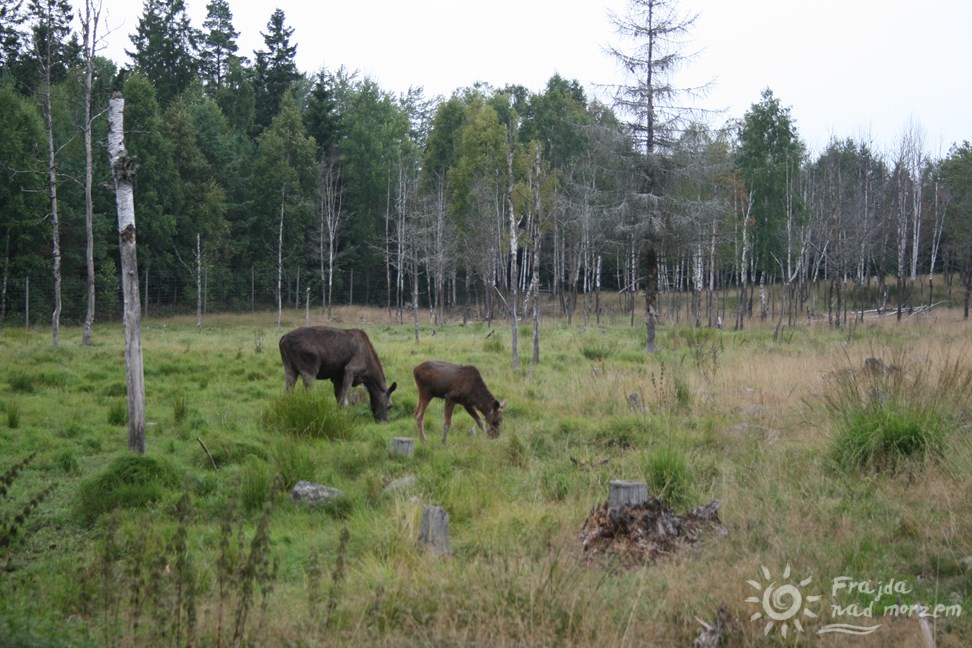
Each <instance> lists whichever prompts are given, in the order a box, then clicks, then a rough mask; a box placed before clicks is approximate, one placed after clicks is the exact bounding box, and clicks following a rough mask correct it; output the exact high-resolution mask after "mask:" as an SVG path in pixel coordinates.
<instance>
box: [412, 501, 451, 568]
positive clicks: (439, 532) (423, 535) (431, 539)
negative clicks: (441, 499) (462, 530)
mask: <svg viewBox="0 0 972 648" xmlns="http://www.w3.org/2000/svg"><path fill="white" fill-rule="evenodd" d="M419 544H420V545H423V546H426V547H428V550H429V552H430V553H431V554H432V555H433V556H448V555H449V553H450V552H449V514H448V513H447V512H446V510H445V509H444V508H442V507H441V506H426V507H425V509H424V510H423V511H422V526H421V528H420V529H419Z"/></svg>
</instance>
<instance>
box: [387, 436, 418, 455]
mask: <svg viewBox="0 0 972 648" xmlns="http://www.w3.org/2000/svg"><path fill="white" fill-rule="evenodd" d="M391 447H392V452H395V453H397V454H400V455H402V456H405V457H411V456H412V453H414V452H415V439H413V438H411V437H395V438H393V439H392V442H391Z"/></svg>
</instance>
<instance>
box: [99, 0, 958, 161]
mask: <svg viewBox="0 0 972 648" xmlns="http://www.w3.org/2000/svg"><path fill="white" fill-rule="evenodd" d="M103 2H104V16H105V17H106V19H107V25H108V27H110V28H112V29H113V31H112V33H111V34H110V35H109V36H108V39H107V48H106V49H105V50H104V54H105V55H106V56H108V57H110V58H112V59H113V60H114V61H115V62H116V63H119V64H122V63H124V62H126V57H125V55H124V49H126V48H129V49H130V48H131V41H130V39H129V36H130V34H132V33H133V32H134V31H135V28H136V26H137V25H138V19H139V16H140V15H141V13H142V3H141V2H139V1H138V0H103ZM206 2H207V0H186V4H187V7H188V12H189V16H190V19H191V20H192V22H193V25H194V26H196V27H197V28H198V27H201V26H202V21H203V19H204V18H205V16H206ZM230 7H231V10H232V12H233V22H234V25H235V27H236V30H237V31H238V32H240V36H239V38H238V41H237V44H238V45H239V47H240V54H242V55H244V56H248V57H250V58H251V59H252V58H253V51H254V50H257V49H263V48H264V47H265V45H264V42H263V37H262V36H261V35H260V32H265V31H266V29H267V22H268V21H269V18H270V15H271V13H272V12H273V10H274V8H276V7H279V8H280V9H282V10H283V11H284V14H285V15H286V24H287V26H289V27H291V28H293V29H294V33H293V36H292V37H291V43H292V44H294V43H296V45H297V66H298V68H299V69H300V70H301V71H302V72H316V71H317V70H319V69H320V68H321V67H327V68H328V69H329V70H332V71H333V70H337V68H338V67H340V66H342V65H343V66H344V67H345V68H347V69H348V70H351V71H354V70H357V71H359V72H360V74H361V75H363V76H368V77H370V78H371V79H373V80H374V81H375V82H377V83H378V85H379V86H380V87H382V88H383V89H385V90H387V91H389V92H393V93H395V94H399V93H404V92H405V91H406V90H408V88H409V87H410V86H415V87H423V88H424V89H425V93H426V95H427V96H435V95H442V96H446V97H447V96H449V95H451V94H452V92H453V91H454V90H456V89H458V88H462V87H466V86H470V85H472V84H473V83H475V82H477V81H486V82H488V83H490V84H491V85H493V86H494V87H502V86H504V85H506V84H507V83H516V84H520V85H523V86H525V87H526V88H528V89H530V90H532V91H535V92H539V91H542V90H543V88H544V86H545V85H546V82H547V80H548V79H549V78H550V77H551V76H552V75H553V74H554V73H559V74H560V75H561V76H564V77H566V78H568V79H576V80H577V81H579V82H580V83H581V84H582V85H584V86H585V88H586V89H587V91H588V96H589V97H597V98H601V99H602V100H605V101H606V102H607V101H608V100H607V97H606V96H605V95H604V92H603V90H601V89H599V88H598V85H600V84H611V83H615V82H618V81H620V79H621V77H620V73H619V71H618V68H617V66H616V64H615V62H614V61H613V60H612V59H611V58H610V57H609V56H608V55H607V54H606V53H605V52H604V50H605V48H606V47H607V46H608V45H609V44H615V45H621V44H622V42H621V41H620V40H619V38H618V37H617V36H616V34H615V33H614V30H613V28H612V26H611V24H610V21H609V20H608V17H607V15H608V10H609V9H613V10H615V11H616V12H618V13H623V12H624V9H625V8H626V7H627V1H626V0H594V1H592V0H574V1H573V2H571V0H490V1H489V2H476V3H471V2H468V1H467V0H411V1H409V0H338V1H326V0H325V1H323V2H321V1H315V0H277V1H276V2H275V3H273V2H270V3H265V2H259V1H257V0H230ZM680 7H681V9H682V10H683V11H686V12H694V13H698V14H699V17H698V21H697V23H696V24H695V27H694V28H693V29H692V31H691V33H690V34H689V36H690V38H691V39H692V43H691V44H690V45H689V46H688V48H687V49H688V51H697V52H698V54H697V56H696V57H695V58H694V59H693V60H692V61H691V62H690V63H688V65H687V66H686V67H685V69H684V70H683V71H681V72H680V73H679V76H678V77H676V79H675V83H676V84H677V85H679V86H694V85H699V84H701V83H704V82H705V81H713V83H714V86H713V87H712V89H711V90H710V92H709V93H708V95H707V96H706V97H705V98H704V99H703V100H702V102H701V104H700V105H702V106H703V107H705V108H710V109H721V110H723V111H724V112H722V113H721V114H720V115H719V116H717V117H714V118H713V119H712V123H713V125H714V126H720V125H722V123H723V122H724V121H725V120H726V119H729V118H741V117H742V116H743V115H744V114H745V112H746V110H748V109H749V107H750V106H751V105H752V104H754V103H756V102H758V101H759V99H760V93H761V92H762V90H763V89H764V88H766V87H769V88H771V89H772V90H773V93H774V94H775V96H776V97H777V98H779V99H780V101H781V102H782V104H783V105H784V106H789V107H790V108H791V111H792V115H793V117H794V118H795V120H796V126H797V130H798V131H799V134H800V137H801V138H802V139H803V141H804V142H805V143H806V144H807V145H808V146H809V147H810V149H811V151H816V152H819V151H820V150H821V149H822V148H823V147H824V146H825V145H826V144H827V142H828V141H829V139H830V138H831V137H832V136H836V137H837V138H841V139H843V138H847V137H852V138H854V139H858V140H860V139H867V140H869V141H870V142H871V143H872V145H873V146H874V148H875V149H877V150H878V151H879V152H888V153H890V152H892V151H893V150H894V149H895V148H896V147H897V143H898V142H899V141H900V139H901V136H902V134H903V133H904V131H905V130H906V128H907V127H908V126H909V124H910V123H912V122H914V123H915V124H916V125H917V126H918V127H919V128H920V131H921V132H922V133H923V135H924V146H925V150H926V152H928V153H929V154H931V155H932V156H936V157H937V156H940V155H945V154H946V153H947V152H948V148H949V147H950V146H951V144H952V143H954V142H961V141H962V140H966V139H967V140H972V74H970V71H972V29H970V26H972V3H970V2H968V1H967V0H926V1H925V2H915V1H914V0H910V1H905V0H815V1H814V2H793V1H792V0H681V2H680Z"/></svg>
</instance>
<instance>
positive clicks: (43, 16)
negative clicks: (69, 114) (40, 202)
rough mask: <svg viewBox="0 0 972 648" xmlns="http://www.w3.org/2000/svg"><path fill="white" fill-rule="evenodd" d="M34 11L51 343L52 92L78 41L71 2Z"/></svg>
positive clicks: (55, 246) (55, 238)
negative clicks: (44, 167) (43, 138)
mask: <svg viewBox="0 0 972 648" xmlns="http://www.w3.org/2000/svg"><path fill="white" fill-rule="evenodd" d="M30 13H31V15H32V16H33V18H34V20H35V23H34V28H33V34H32V39H31V40H32V42H33V49H34V56H35V59H36V62H37V64H38V66H39V69H40V95H41V107H42V112H43V115H44V128H45V131H46V134H47V183H48V186H47V197H48V201H49V209H50V211H49V213H48V217H49V218H50V219H51V259H52V268H53V274H54V312H53V313H52V315H51V344H52V345H53V346H55V347H56V346H58V344H59V343H60V337H61V223H60V215H59V213H58V195H57V183H58V177H57V157H56V155H57V148H58V147H57V145H56V143H55V141H54V115H53V105H52V103H53V102H52V96H51V95H52V92H53V84H54V82H55V77H58V76H63V73H64V71H65V70H66V65H67V64H68V63H70V62H71V60H72V59H73V57H74V54H75V51H74V50H76V47H77V43H76V42H75V41H74V39H73V38H72V39H71V40H70V42H69V40H68V37H69V35H70V33H71V25H70V21H71V8H70V5H68V4H66V3H65V2H61V1H59V0H32V2H31V3H30Z"/></svg>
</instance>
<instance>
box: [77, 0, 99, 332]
mask: <svg viewBox="0 0 972 648" xmlns="http://www.w3.org/2000/svg"><path fill="white" fill-rule="evenodd" d="M100 15H101V5H100V3H99V4H98V5H97V6H95V3H94V2H92V0H85V3H84V17H83V19H82V21H81V32H82V39H83V51H84V124H83V125H82V130H83V133H84V237H85V250H84V262H85V269H86V271H87V283H88V306H87V310H86V311H85V315H84V329H83V333H82V338H81V343H82V344H84V345H85V346H90V345H91V327H92V326H93V325H94V317H95V269H94V225H93V221H94V199H93V197H92V185H93V180H92V169H93V168H94V162H93V152H92V143H91V138H92V136H91V130H92V123H93V122H94V117H92V115H91V101H92V98H91V95H92V87H93V80H94V58H95V48H96V44H97V42H98V21H99V18H100Z"/></svg>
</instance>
